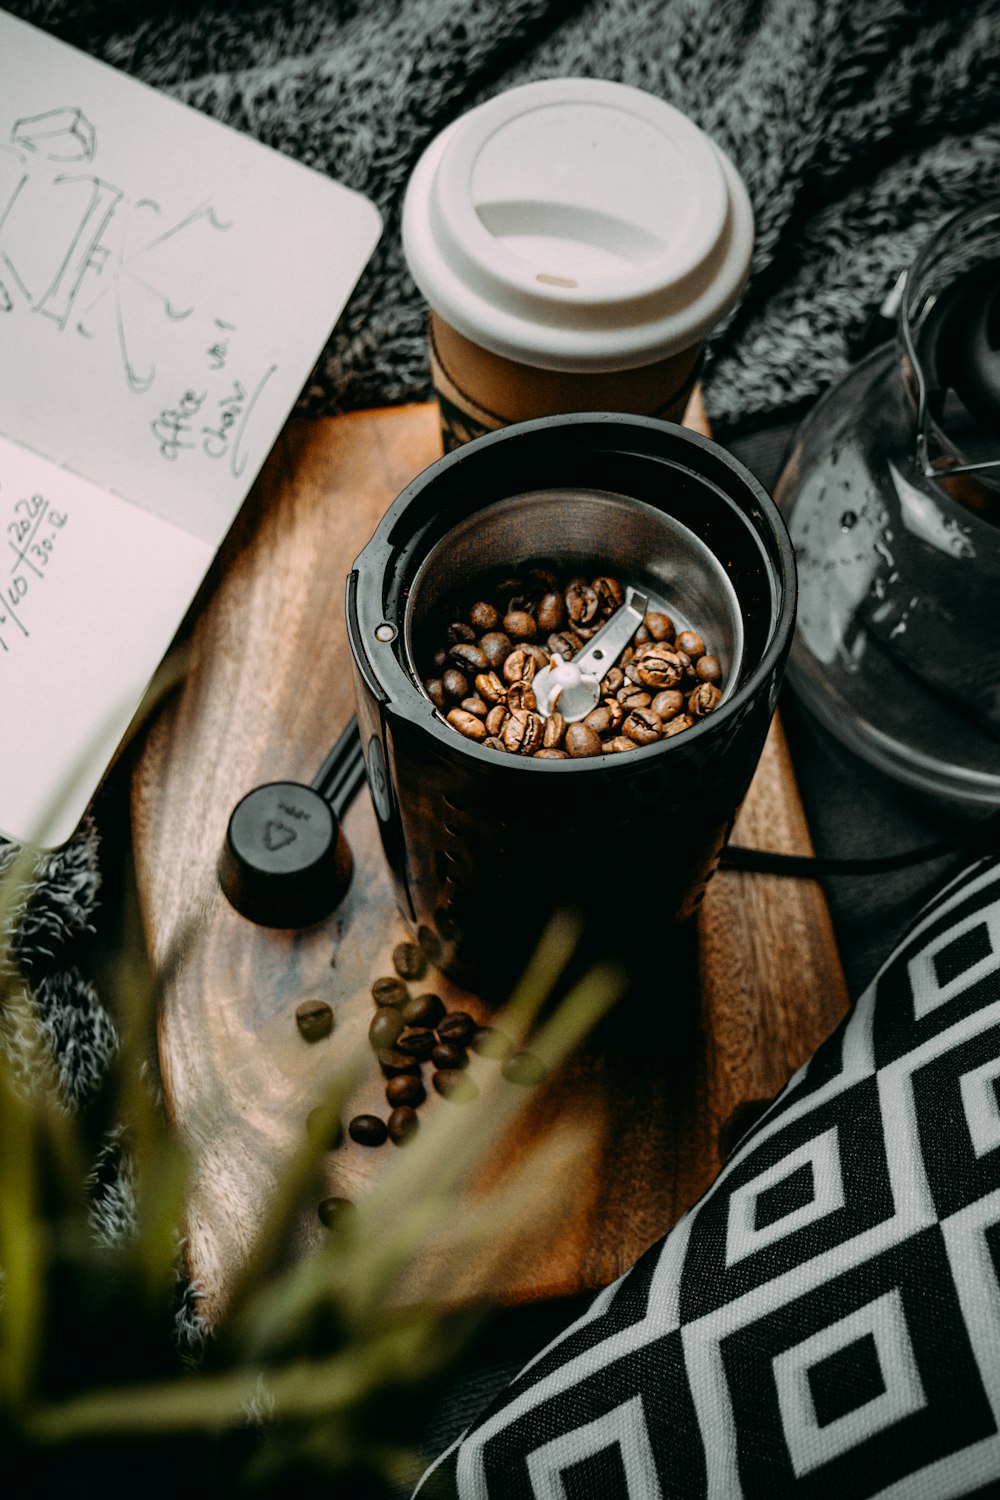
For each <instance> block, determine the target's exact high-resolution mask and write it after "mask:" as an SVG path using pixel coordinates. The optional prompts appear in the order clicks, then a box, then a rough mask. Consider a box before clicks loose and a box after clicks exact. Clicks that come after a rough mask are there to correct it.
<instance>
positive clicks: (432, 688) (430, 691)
mask: <svg viewBox="0 0 1000 1500" xmlns="http://www.w3.org/2000/svg"><path fill="white" fill-rule="evenodd" d="M424 692H425V693H426V694H427V696H428V698H429V699H430V700H431V702H432V703H433V705H434V707H435V708H440V709H443V708H444V706H445V704H446V703H447V702H448V695H447V693H446V692H445V690H444V683H443V682H442V680H441V678H440V677H428V678H426V679H425V680H424Z"/></svg>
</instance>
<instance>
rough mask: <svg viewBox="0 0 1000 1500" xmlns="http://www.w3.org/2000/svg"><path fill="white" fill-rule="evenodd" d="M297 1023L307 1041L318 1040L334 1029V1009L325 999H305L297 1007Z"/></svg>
mask: <svg viewBox="0 0 1000 1500" xmlns="http://www.w3.org/2000/svg"><path fill="white" fill-rule="evenodd" d="M295 1024H296V1025H297V1026H298V1028H299V1031H300V1032H301V1033H302V1035H303V1036H304V1037H305V1039H306V1041H307V1042H318V1041H319V1040H320V1039H321V1038H322V1037H325V1036H329V1035H330V1032H331V1031H332V1030H333V1011H332V1010H331V1008H330V1007H329V1005H327V1003H326V1001H325V1000H303V1002H302V1004H301V1005H299V1006H298V1007H297V1008H296V1011H295Z"/></svg>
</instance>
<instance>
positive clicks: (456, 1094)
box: [431, 1068, 479, 1104]
mask: <svg viewBox="0 0 1000 1500" xmlns="http://www.w3.org/2000/svg"><path fill="white" fill-rule="evenodd" d="M431 1082H432V1083H433V1085H434V1087H435V1089H436V1090H437V1092H438V1093H439V1094H440V1095H441V1097H442V1098H443V1099H451V1100H452V1101H453V1102H454V1103H455V1104H469V1103H471V1101H472V1100H473V1099H475V1098H476V1097H477V1096H478V1094H479V1089H478V1088H477V1087H476V1083H475V1081H474V1080H473V1079H472V1078H470V1077H469V1075H468V1073H461V1072H459V1071H458V1070H457V1069H447V1068H446V1069H442V1070H440V1071H439V1072H437V1073H434V1074H432V1075H431Z"/></svg>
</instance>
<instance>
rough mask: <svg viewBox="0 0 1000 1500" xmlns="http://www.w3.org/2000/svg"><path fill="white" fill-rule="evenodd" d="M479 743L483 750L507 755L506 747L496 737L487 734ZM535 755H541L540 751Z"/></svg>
mask: <svg viewBox="0 0 1000 1500" xmlns="http://www.w3.org/2000/svg"><path fill="white" fill-rule="evenodd" d="M479 743H480V744H481V745H482V747H483V749H484V750H499V751H500V752H501V754H503V755H506V754H507V746H506V745H505V744H504V742H503V740H502V739H500V738H499V736H498V735H495V734H488V735H487V736H486V738H485V739H484V740H480V742H479ZM536 753H538V754H541V752H540V751H538V752H536Z"/></svg>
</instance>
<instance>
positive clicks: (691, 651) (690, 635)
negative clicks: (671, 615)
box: [676, 630, 705, 661]
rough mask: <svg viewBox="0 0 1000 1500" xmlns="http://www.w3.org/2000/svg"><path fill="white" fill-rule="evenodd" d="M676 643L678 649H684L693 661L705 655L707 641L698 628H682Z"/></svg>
mask: <svg viewBox="0 0 1000 1500" xmlns="http://www.w3.org/2000/svg"><path fill="white" fill-rule="evenodd" d="M676 644H677V649H678V651H683V652H684V653H685V654H686V655H687V656H690V658H691V660H692V661H697V659H698V657H699V656H704V655H705V642H704V641H703V640H702V638H701V636H700V635H699V634H698V632H697V631H696V630H682V631H681V633H680V635H679V636H678V637H677V642H676Z"/></svg>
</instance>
